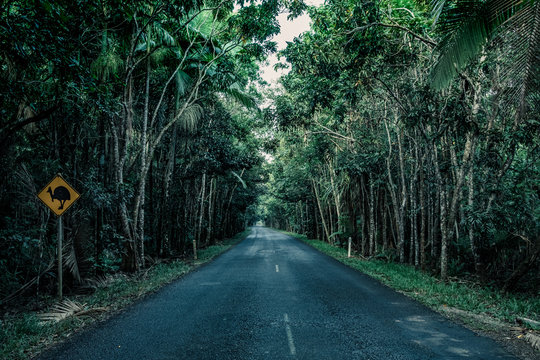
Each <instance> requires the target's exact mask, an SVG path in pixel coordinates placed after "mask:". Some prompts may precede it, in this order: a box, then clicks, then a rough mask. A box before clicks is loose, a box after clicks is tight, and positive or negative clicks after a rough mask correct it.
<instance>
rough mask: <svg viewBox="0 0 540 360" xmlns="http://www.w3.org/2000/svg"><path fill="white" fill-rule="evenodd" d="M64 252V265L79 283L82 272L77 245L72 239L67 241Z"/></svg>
mask: <svg viewBox="0 0 540 360" xmlns="http://www.w3.org/2000/svg"><path fill="white" fill-rule="evenodd" d="M62 252H63V253H64V266H65V268H67V269H68V270H69V272H70V273H71V275H72V276H73V277H74V278H75V280H77V282H78V283H80V282H81V273H80V271H79V261H78V259H77V254H76V252H75V247H74V246H73V242H72V241H70V242H68V243H66V245H65V246H64V249H63V251H62Z"/></svg>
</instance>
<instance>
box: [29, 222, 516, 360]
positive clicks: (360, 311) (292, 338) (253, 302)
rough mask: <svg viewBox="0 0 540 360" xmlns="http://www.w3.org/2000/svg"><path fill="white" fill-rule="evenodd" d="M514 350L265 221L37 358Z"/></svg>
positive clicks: (397, 355) (482, 355)
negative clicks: (153, 291)
mask: <svg viewBox="0 0 540 360" xmlns="http://www.w3.org/2000/svg"><path fill="white" fill-rule="evenodd" d="M291 358H298V359H332V360H334V359H365V360H367V359H372V360H375V359H381V360H393V359H411V360H413V359H414V360H427V359H486V360H494V359H514V357H512V356H510V355H509V354H507V353H505V352H504V351H503V350H502V349H501V348H500V347H499V345H497V344H496V343H495V342H494V341H492V340H490V339H487V338H483V337H479V336H477V335H475V334H474V333H473V332H471V331H469V330H467V329H465V328H463V327H461V326H459V325H456V324H453V323H452V322H449V321H448V320H446V319H444V318H443V317H441V316H440V315H438V314H436V313H434V312H432V311H430V310H429V309H427V308H426V307H424V306H422V305H420V304H418V303H417V302H415V301H413V300H411V299H409V298H407V297H405V296H403V295H401V294H398V293H396V292H394V291H392V290H390V289H389V288H387V287H385V286H383V285H381V284H380V283H378V282H377V281H375V280H372V279H371V278H369V277H368V276H365V275H363V274H360V273H358V272H357V271H355V270H352V269H350V268H348V267H346V266H344V265H342V264H340V263H338V262H337V261H335V260H333V259H331V258H329V257H327V256H326V255H323V254H321V253H319V252H317V251H315V250H313V249H312V248H311V247H309V246H307V245H305V244H303V243H301V242H299V241H297V240H294V239H292V238H290V237H287V236H285V235H282V234H280V233H278V232H275V231H272V230H270V229H266V228H262V227H255V228H253V231H252V234H251V235H250V236H249V237H248V238H246V240H244V241H243V242H242V243H240V244H239V245H237V246H236V247H234V248H233V249H232V250H230V251H228V252H227V253H225V254H223V255H222V256H220V257H219V258H217V259H216V260H215V261H213V262H212V263H210V264H208V265H206V266H203V267H201V268H200V269H199V270H197V271H195V272H193V273H190V274H188V275H187V276H185V277H183V278H182V279H180V280H179V281H177V282H175V283H173V284H171V285H169V286H167V287H165V288H164V289H162V290H161V291H159V292H158V293H156V294H154V295H151V296H149V297H147V298H145V299H144V300H142V301H140V302H138V303H137V304H135V305H133V306H131V307H130V308H128V309H127V310H126V311H124V312H122V313H120V314H118V315H116V316H114V317H112V318H111V319H109V320H108V321H106V322H104V323H102V324H99V325H98V326H94V327H93V328H92V329H89V330H87V331H83V332H81V333H79V334H77V335H75V336H73V337H72V338H70V339H69V340H68V341H66V342H64V343H63V344H61V345H59V346H57V347H56V348H53V349H51V350H49V351H48V352H47V353H45V354H43V355H42V356H41V357H40V358H39V359H92V360H95V359H106V360H112V359H130V360H132V359H152V360H158V359H291Z"/></svg>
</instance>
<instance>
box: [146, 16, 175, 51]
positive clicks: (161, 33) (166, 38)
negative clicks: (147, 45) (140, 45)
mask: <svg viewBox="0 0 540 360" xmlns="http://www.w3.org/2000/svg"><path fill="white" fill-rule="evenodd" d="M151 32H152V37H153V38H154V39H155V41H156V43H158V44H159V45H164V46H176V45H177V43H176V39H175V38H174V37H173V36H172V35H171V34H170V33H169V32H168V31H167V30H166V29H164V28H163V26H162V25H161V24H160V23H159V22H154V23H153V24H152V30H151Z"/></svg>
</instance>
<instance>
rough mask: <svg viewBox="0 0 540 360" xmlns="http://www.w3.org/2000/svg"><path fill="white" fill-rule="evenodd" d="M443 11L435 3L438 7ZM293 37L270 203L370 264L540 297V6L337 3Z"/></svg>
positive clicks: (295, 224)
mask: <svg viewBox="0 0 540 360" xmlns="http://www.w3.org/2000/svg"><path fill="white" fill-rule="evenodd" d="M432 5H434V6H432ZM309 14H310V16H311V18H312V20H313V24H312V30H311V31H310V32H309V33H305V34H303V35H302V36H301V37H299V38H296V39H295V41H294V42H292V43H290V44H289V45H288V47H287V49H286V50H285V51H284V52H283V54H282V55H283V58H284V59H286V60H287V61H288V62H289V63H290V64H291V71H290V72H289V73H288V75H286V76H284V77H283V78H282V80H281V81H282V84H283V87H284V91H283V92H281V93H278V94H276V95H275V96H274V103H273V106H272V107H271V108H270V109H268V112H269V114H268V115H269V117H271V118H272V119H274V120H275V122H276V127H277V128H278V129H279V130H280V132H279V135H277V136H276V139H275V161H273V162H272V163H271V164H269V165H268V168H269V171H270V174H271V175H270V179H269V183H268V185H267V188H268V194H267V195H265V198H264V200H263V204H264V205H263V206H261V208H260V209H259V210H260V212H261V214H262V215H264V216H265V217H266V219H267V222H268V224H269V225H271V226H273V227H278V228H281V229H287V230H289V231H293V232H299V233H304V234H307V235H308V236H309V237H312V238H318V239H321V240H324V241H328V242H330V243H334V244H338V245H343V244H345V242H346V241H347V239H348V238H349V237H351V238H352V241H353V244H354V245H355V248H356V250H357V251H358V252H359V253H360V254H361V255H362V256H365V257H377V258H381V259H386V260H392V261H399V262H401V263H410V264H413V265H414V266H416V267H419V268H422V269H428V270H430V271H432V272H433V273H436V274H438V275H439V276H440V277H441V278H442V279H443V280H446V279H447V278H448V277H449V276H465V275H467V276H475V277H476V278H477V279H479V280H481V281H484V282H488V281H489V282H490V283H492V284H497V285H499V286H502V287H503V288H504V289H505V290H512V289H516V288H521V289H526V288H529V289H531V288H532V289H536V291H537V290H538V289H539V286H538V285H539V280H540V278H539V277H538V276H539V274H540V271H539V270H540V267H539V264H540V259H539V258H540V201H539V200H540V185H539V184H540V181H539V180H540V167H539V165H540V162H539V155H540V148H539V144H540V138H539V135H540V132H539V129H540V127H539V125H540V122H539V120H540V117H539V115H538V111H539V105H540V101H539V100H540V92H539V90H540V89H539V85H540V83H539V81H540V38H539V35H540V31H539V30H540V22H539V20H540V17H539V14H540V4H539V3H538V2H530V3H521V2H512V1H504V2H501V3H499V2H489V1H487V2H483V1H471V2H469V1H467V2H453V3H451V4H449V3H448V2H445V1H435V2H434V4H428V3H423V2H418V1H407V0H403V1H380V2H371V1H365V2H364V1H360V2H357V1H329V2H327V4H326V5H325V6H322V7H320V8H316V9H315V8H313V9H310V10H309Z"/></svg>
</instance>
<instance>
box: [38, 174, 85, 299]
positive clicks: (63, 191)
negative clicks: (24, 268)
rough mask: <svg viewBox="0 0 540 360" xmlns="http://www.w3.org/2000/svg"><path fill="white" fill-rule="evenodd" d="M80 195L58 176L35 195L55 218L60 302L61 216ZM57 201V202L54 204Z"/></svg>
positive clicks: (62, 233)
mask: <svg viewBox="0 0 540 360" xmlns="http://www.w3.org/2000/svg"><path fill="white" fill-rule="evenodd" d="M80 196H81V195H80V194H79V193H78V192H77V191H76V190H75V189H74V188H73V187H72V186H71V185H69V184H68V183H67V181H66V180H64V178H63V177H62V175H60V174H56V176H55V177H54V178H53V179H52V180H51V181H50V182H49V183H48V184H47V185H46V186H45V187H44V188H43V189H42V190H41V191H40V192H39V193H38V194H37V197H38V198H39V200H41V201H42V202H43V203H44V204H45V205H46V206H47V207H48V208H49V209H50V210H51V211H52V212H53V213H54V214H55V215H56V216H57V217H58V219H57V231H58V235H57V238H58V241H57V249H56V252H57V256H58V298H59V300H62V280H63V279H62V243H63V241H64V224H63V223H62V215H63V214H64V213H65V212H66V210H67V209H69V207H70V206H71V205H73V203H74V202H75V201H77V200H78V199H79V197H80ZM56 201H57V202H56Z"/></svg>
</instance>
